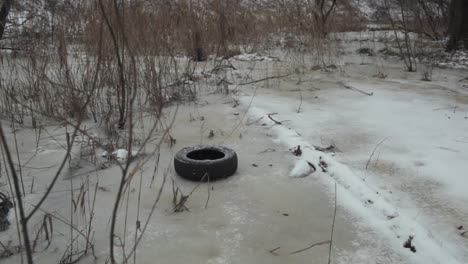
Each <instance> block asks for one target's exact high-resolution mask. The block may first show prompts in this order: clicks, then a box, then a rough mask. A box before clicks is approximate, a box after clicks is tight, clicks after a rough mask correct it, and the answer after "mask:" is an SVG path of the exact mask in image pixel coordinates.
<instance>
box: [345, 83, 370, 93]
mask: <svg viewBox="0 0 468 264" xmlns="http://www.w3.org/2000/svg"><path fill="white" fill-rule="evenodd" d="M340 84H341V85H343V87H344V88H346V89H349V90H354V91H357V92H360V93H362V94H365V95H368V96H372V95H374V92H371V93H368V92H364V91H363V90H360V89H358V88H356V87H353V86H350V85H347V84H344V83H340Z"/></svg>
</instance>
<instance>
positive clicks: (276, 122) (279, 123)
mask: <svg viewBox="0 0 468 264" xmlns="http://www.w3.org/2000/svg"><path fill="white" fill-rule="evenodd" d="M272 115H276V113H274V114H268V118H270V120H271V121H273V122H275V124H277V125H282V124H283V123H281V122H279V121H276V120H275V119H273V117H271V116H272Z"/></svg>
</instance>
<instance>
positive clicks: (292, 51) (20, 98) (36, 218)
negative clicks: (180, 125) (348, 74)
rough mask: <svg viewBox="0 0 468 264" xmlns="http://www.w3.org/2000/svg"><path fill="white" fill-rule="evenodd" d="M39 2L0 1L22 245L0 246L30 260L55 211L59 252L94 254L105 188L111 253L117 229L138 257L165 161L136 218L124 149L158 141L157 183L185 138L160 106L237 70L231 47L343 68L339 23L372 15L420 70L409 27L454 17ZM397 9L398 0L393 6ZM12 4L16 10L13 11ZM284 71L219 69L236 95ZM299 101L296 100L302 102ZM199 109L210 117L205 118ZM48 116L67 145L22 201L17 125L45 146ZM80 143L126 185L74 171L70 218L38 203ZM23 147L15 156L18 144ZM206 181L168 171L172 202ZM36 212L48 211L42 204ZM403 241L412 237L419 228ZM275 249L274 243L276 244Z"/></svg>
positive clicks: (425, 8) (104, 0)
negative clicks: (164, 150) (239, 74)
mask: <svg viewBox="0 0 468 264" xmlns="http://www.w3.org/2000/svg"><path fill="white" fill-rule="evenodd" d="M33 2H34V1H32V2H31V1H13V2H12V1H4V2H2V4H3V3H7V4H8V5H7V6H5V5H2V11H0V25H1V27H0V32H1V34H0V38H2V39H1V43H0V44H1V45H0V49H2V50H8V51H11V53H8V54H3V55H2V57H1V65H0V67H1V69H2V71H1V73H0V78H1V82H0V117H1V119H2V122H1V125H3V124H5V127H6V125H7V124H8V125H10V127H11V128H12V130H13V131H14V133H13V134H14V137H15V142H14V143H15V148H14V149H12V148H11V147H10V145H9V143H8V140H7V139H6V138H5V133H4V130H3V129H2V127H1V125H0V129H1V130H0V131H1V135H2V138H1V146H2V148H1V152H2V163H1V167H0V173H2V174H1V175H0V178H2V177H4V178H7V179H8V187H9V188H10V190H9V194H10V196H11V197H12V198H11V199H12V200H14V202H13V203H14V204H15V207H14V208H13V209H14V213H15V218H16V229H17V231H18V238H17V239H18V240H17V242H18V245H15V246H12V245H9V244H8V245H4V244H1V246H2V248H3V252H2V254H1V256H0V258H3V257H9V256H10V254H17V253H19V252H20V253H24V254H25V256H26V261H27V263H33V254H34V253H35V251H37V249H38V248H39V247H40V246H42V249H43V250H47V249H48V248H49V247H50V245H51V243H53V235H54V230H55V231H56V228H54V223H56V222H60V223H62V224H64V225H66V226H67V227H68V229H69V233H68V234H67V235H66V236H67V240H68V244H67V245H66V247H65V248H62V249H61V250H63V252H61V253H62V254H63V256H62V258H61V260H60V263H76V262H78V261H79V260H80V259H82V258H83V257H84V256H86V255H87V254H89V252H92V254H93V255H94V241H93V237H94V232H99V231H102V230H95V228H94V225H93V224H94V222H95V218H94V215H95V207H94V206H95V200H96V193H97V191H98V190H100V191H102V192H103V193H107V194H112V195H115V197H114V200H113V201H114V205H113V208H112V216H111V221H110V226H111V227H110V230H106V231H105V232H108V233H109V252H110V253H109V259H110V262H111V263H116V259H115V255H116V252H115V250H116V247H115V245H116V244H118V243H117V242H116V240H117V239H119V240H120V241H119V243H120V247H117V249H119V250H121V251H122V253H123V255H124V263H127V262H128V261H129V259H130V258H132V257H133V258H134V262H135V263H136V262H137V261H136V248H137V246H138V244H139V243H140V241H141V239H142V237H143V235H144V232H145V230H146V227H147V225H148V222H149V219H150V218H151V216H152V214H153V212H154V210H155V206H156V204H157V203H158V202H159V199H160V197H161V193H162V189H163V187H164V184H165V181H166V177H167V174H168V171H165V172H163V174H164V176H163V181H162V183H161V186H160V187H159V189H158V193H157V196H156V198H154V201H153V204H152V207H151V209H149V210H148V216H147V218H145V219H143V218H141V217H140V209H141V210H143V209H142V208H141V204H140V195H141V189H142V185H141V177H142V170H143V168H144V165H145V164H146V163H147V162H148V160H149V158H148V157H145V156H142V157H140V158H137V159H130V157H131V156H130V155H131V151H132V149H133V150H135V149H137V150H138V151H143V150H144V149H145V148H146V147H147V146H148V145H150V144H149V142H151V147H152V148H154V149H155V150H151V151H149V150H148V152H150V154H149V155H148V156H149V157H151V155H156V154H155V153H158V154H157V161H156V165H155V168H154V173H153V178H152V180H151V185H150V186H151V188H152V187H153V183H154V181H155V178H156V175H158V170H159V171H161V169H158V168H159V148H160V146H161V144H162V143H163V142H167V144H168V145H169V146H170V147H173V146H175V145H177V144H178V143H177V140H176V139H175V138H174V137H173V136H172V135H171V133H170V130H171V127H172V122H173V121H174V119H172V120H171V119H170V118H168V119H166V120H164V121H163V117H166V116H165V113H164V109H165V107H168V106H171V105H175V104H178V103H180V102H188V101H194V100H196V99H197V95H198V90H199V89H200V86H201V85H204V83H203V82H201V81H203V80H204V79H206V78H207V76H209V75H211V74H213V75H222V74H223V72H224V73H225V72H226V71H229V70H231V71H234V70H237V69H236V67H235V66H234V65H233V64H232V63H231V61H230V60H229V58H231V57H233V56H235V55H239V54H241V53H254V52H259V53H261V52H266V51H271V50H274V49H275V48H280V49H282V50H284V51H286V54H287V56H289V57H290V58H291V60H293V61H294V63H297V65H299V66H297V72H299V73H300V72H304V71H305V70H310V69H317V70H323V71H333V70H338V68H339V66H337V64H336V63H335V59H336V58H337V57H338V56H339V55H340V52H341V48H340V46H339V45H338V42H337V41H336V39H335V36H333V34H331V33H334V32H344V31H350V30H362V29H363V28H365V22H375V23H378V24H380V25H383V24H391V26H390V29H392V30H393V33H394V35H395V38H394V41H395V44H396V45H397V47H398V49H397V50H396V51H395V50H390V49H386V50H380V51H379V52H378V53H384V52H385V53H386V54H387V55H398V56H400V57H402V58H403V61H404V63H405V66H406V67H407V69H408V71H413V70H416V69H417V61H416V60H415V58H416V57H417V55H418V54H420V53H422V51H423V43H422V41H420V38H414V34H419V35H418V36H420V35H424V36H426V37H428V38H430V39H433V40H440V39H442V38H443V32H444V31H443V28H444V27H445V26H446V24H447V23H448V22H447V9H448V6H447V1H396V0H388V1H384V2H383V4H384V5H382V6H380V7H378V8H377V9H378V14H377V15H376V18H374V19H375V21H368V20H370V19H368V18H364V17H362V16H361V15H360V11H359V9H358V7H356V6H353V5H352V4H351V2H349V1H336V0H315V1H289V0H273V1H230V0H201V1H165V0H157V1H143V0H134V1H121V0H97V1H85V0H79V1H45V2H44V1H36V2H37V3H36V2H34V3H33ZM43 2H44V3H43ZM429 3H432V4H434V5H435V8H434V9H431V8H429ZM391 10H398V12H399V14H396V13H395V12H391ZM5 12H6V13H5ZM8 12H10V13H11V14H15V16H11V15H10V17H8ZM83 14H85V15H83ZM377 18H379V19H378V20H377ZM375 50H377V49H375ZM375 50H374V49H372V48H361V49H360V50H358V53H360V54H364V55H367V56H374V55H375V56H378V55H377V53H376V52H375ZM297 54H299V55H297ZM304 54H306V55H307V56H305V55H304ZM207 61H208V62H207ZM208 63H213V64H214V66H213V65H210V66H213V68H212V70H208V71H205V70H206V69H207V64H208ZM295 66H296V64H295ZM208 69H211V67H210V68H208ZM379 73H380V74H379V75H378V76H379V77H380V78H385V77H386V74H385V73H384V72H379ZM290 75H291V74H290V73H287V74H279V75H271V76H269V75H267V77H265V78H260V79H257V80H252V78H250V79H249V78H245V79H244V80H243V81H242V82H239V83H238V84H235V83H234V82H230V80H229V79H227V78H225V76H222V78H221V79H220V80H218V82H217V83H216V87H217V88H220V90H222V92H223V93H225V94H228V93H230V92H231V91H230V90H229V89H228V88H229V87H228V86H229V85H236V89H237V86H244V85H252V84H257V83H260V82H268V81H269V80H272V79H281V78H286V77H288V76H290ZM248 77H249V76H248ZM422 78H423V80H426V81H430V80H431V79H432V64H431V68H428V69H427V71H424V72H423V76H422ZM343 87H344V88H346V89H350V90H354V91H357V92H359V93H362V94H364V95H367V96H372V95H373V92H367V91H362V90H359V89H357V88H355V87H352V86H349V85H346V84H343ZM232 102H233V103H234V106H233V107H237V106H238V105H239V102H238V101H237V100H234V101H232ZM301 104H302V92H301ZM300 110H301V105H299V107H298V110H297V112H298V113H299V112H300ZM144 115H149V116H151V118H152V121H153V123H154V126H153V127H151V128H146V133H144V134H143V135H137V134H136V132H137V128H136V125H137V124H140V123H142V120H143V119H144V117H143V116H144ZM273 116H274V114H268V118H269V119H270V120H271V121H272V122H274V123H275V124H276V125H282V124H283V123H284V122H285V121H278V120H276V119H275V118H274V117H273ZM262 118H263V117H262ZM190 120H191V121H194V120H195V118H193V117H192V116H191V117H190ZM200 120H201V121H203V117H200ZM260 120H261V118H260V119H258V120H254V121H252V122H250V123H248V124H247V125H251V124H254V123H256V122H259V121H260ZM90 122H91V123H93V124H95V125H96V126H97V127H99V128H102V129H103V130H104V132H105V136H104V137H98V136H96V135H93V134H91V133H90V132H89V130H88V129H87V128H86V127H85V123H90ZM50 124H60V125H62V126H63V127H64V130H65V132H64V133H63V135H64V136H65V137H66V140H65V144H64V146H63V148H64V150H65V151H66V154H65V155H64V157H63V159H61V160H59V161H58V162H57V169H56V170H55V171H54V172H53V173H52V174H53V177H52V178H51V181H50V183H49V184H47V188H46V190H45V192H44V193H43V194H42V195H41V196H40V198H39V200H38V201H37V203H35V204H34V205H33V206H32V207H27V208H26V202H25V201H24V198H28V197H27V196H28V195H30V194H32V193H33V192H34V190H35V186H34V179H33V181H32V182H31V184H30V185H29V187H28V186H25V183H24V179H23V177H24V176H23V175H22V168H24V167H25V166H26V164H25V163H27V162H25V161H22V160H20V157H19V155H18V153H19V151H18V148H19V147H18V144H17V139H16V131H17V129H19V128H26V129H34V131H35V135H36V149H38V148H39V145H40V144H41V140H43V139H44V133H45V132H46V131H47V129H46V127H47V126H48V125H50ZM156 131H157V132H159V134H158V137H156V136H155V132H156ZM231 134H232V133H231ZM240 135H241V134H240ZM215 136H216V134H215V133H214V131H213V130H210V133H209V134H208V137H209V138H212V139H213V140H214V139H215ZM240 137H241V136H240ZM80 138H81V140H79V139H80ZM56 141H57V143H60V142H61V141H60V140H56ZM78 141H79V142H78ZM77 142H78V143H79V144H80V159H83V160H88V161H90V162H91V163H93V164H95V165H99V166H100V168H101V169H105V168H109V167H111V165H112V166H116V167H119V169H120V171H119V178H118V183H119V184H118V186H117V188H116V190H111V188H109V187H105V186H101V185H99V181H98V180H95V179H90V178H89V177H88V178H85V180H83V181H82V182H80V184H79V187H78V189H77V192H74V190H75V188H77V186H76V182H75V183H74V182H73V180H72V179H71V178H70V179H69V181H70V193H69V195H70V208H71V212H70V215H68V216H66V217H64V216H59V215H57V214H56V213H55V212H44V210H45V209H44V208H43V207H44V202H45V201H46V200H47V199H48V197H49V195H50V194H51V193H52V192H53V189H54V187H55V185H56V182H57V180H58V179H59V177H60V175H61V174H62V172H63V171H64V170H66V169H67V164H68V166H69V167H71V165H70V164H71V152H72V149H73V148H74V146H75V144H76V143H77ZM62 143H63V142H62ZM381 143H382V142H381ZM381 143H379V145H380V144H381ZM379 145H377V146H376V149H377V148H378V147H379ZM120 148H122V149H126V150H128V153H129V156H128V158H127V159H126V160H125V161H124V162H118V161H115V160H109V162H108V163H107V162H106V163H102V164H99V160H98V156H97V155H96V153H97V152H98V151H100V150H106V151H111V150H115V149H120ZM315 149H316V150H318V151H321V152H334V151H335V150H336V149H335V147H334V146H333V145H331V146H329V147H315ZM376 149H374V151H373V153H372V154H371V157H370V158H369V161H368V164H366V169H367V167H368V166H369V163H370V162H371V159H372V157H373V155H374V152H375V151H376ZM15 151H16V153H17V156H16V157H14V156H13V153H14V152H15ZM290 151H291V152H292V153H293V154H294V155H295V156H301V155H302V151H303V150H302V149H301V146H297V147H294V148H292V149H291V150H290ZM15 159H16V161H15ZM111 161H112V162H111ZM132 161H133V163H132ZM308 164H309V165H310V166H311V167H312V168H313V169H314V171H315V170H316V169H317V168H316V166H315V165H313V164H312V163H309V162H308ZM318 166H319V167H320V168H321V170H322V171H323V172H327V171H328V164H327V163H326V162H325V161H324V160H323V159H320V161H319V164H318ZM134 186H136V187H134ZM198 186H199V185H197V186H196V187H195V188H194V189H193V190H192V191H191V192H190V194H188V195H184V194H183V193H182V192H181V190H180V188H179V187H177V186H174V182H173V211H174V212H182V211H188V207H187V201H188V199H189V198H190V195H191V194H192V193H193V192H194V191H195V190H196V189H197V188H198ZM208 186H209V185H208ZM0 188H3V186H2V187H0ZM134 188H136V190H138V205H137V211H138V212H137V215H138V216H137V221H136V222H135V226H133V225H131V224H128V226H127V220H128V214H129V211H128V204H129V200H130V198H129V197H130V192H131V190H133V189H134ZM36 189H37V187H36ZM27 190H29V193H27ZM209 190H210V188H209V187H208V198H207V201H206V204H205V208H206V207H207V205H208V201H209V199H210V192H209ZM0 198H2V199H3V200H2V203H1V204H0V227H3V226H2V225H3V224H2V221H3V223H5V217H3V216H4V215H5V210H6V209H7V208H8V209H9V208H11V205H10V204H6V202H5V199H4V198H3V197H0ZM335 203H336V201H335ZM335 207H336V204H335ZM124 208H125V211H124ZM39 211H41V212H42V213H44V214H43V215H42V214H39ZM122 211H124V212H125V213H124V216H123V217H122V216H121V214H120V212H122ZM2 214H3V215H2ZM335 214H336V211H335ZM78 219H79V220H78ZM83 219H85V220H83ZM81 220H83V221H81ZM121 226H123V227H122V228H121ZM0 229H1V228H0ZM130 229H135V230H136V231H135V239H134V240H133V241H128V240H125V236H124V239H121V238H120V236H118V235H117V233H124V234H125V233H126V232H127V230H130ZM120 231H121V232H120ZM55 234H56V232H55ZM464 234H465V233H462V235H464ZM31 238H33V239H31ZM410 238H411V237H410ZM332 240H333V232H332V238H331V240H329V241H325V242H320V243H316V244H313V245H312V246H310V247H307V248H304V249H301V250H298V251H295V252H292V253H291V254H296V253H299V252H302V251H304V250H307V249H309V248H311V247H314V246H317V245H322V244H326V243H330V254H331V246H332ZM408 241H409V247H410V248H411V247H412V245H411V241H412V238H411V239H409V240H408ZM43 242H45V245H44V244H43ZM405 245H406V244H405ZM278 249H279V248H277V249H274V250H271V251H270V253H272V254H276V253H275V252H276V251H277V250H278ZM411 250H412V248H411Z"/></svg>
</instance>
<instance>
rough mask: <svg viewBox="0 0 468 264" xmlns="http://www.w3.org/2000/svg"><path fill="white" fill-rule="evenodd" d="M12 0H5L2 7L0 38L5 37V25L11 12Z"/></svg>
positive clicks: (0, 10)
mask: <svg viewBox="0 0 468 264" xmlns="http://www.w3.org/2000/svg"><path fill="white" fill-rule="evenodd" d="M10 7H11V0H4V1H3V3H2V6H1V8H0V39H2V37H3V32H4V31H5V25H6V22H7V18H8V13H9V12H10Z"/></svg>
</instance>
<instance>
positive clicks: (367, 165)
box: [366, 138, 387, 170]
mask: <svg viewBox="0 0 468 264" xmlns="http://www.w3.org/2000/svg"><path fill="white" fill-rule="evenodd" d="M385 140H387V138H384V139H382V141H380V142H379V144H377V145H376V146H375V148H374V150H373V151H372V153H371V155H370V157H369V159H368V160H367V163H366V170H367V168H368V167H369V164H370V162H371V160H372V157H373V156H374V154H375V151H376V150H377V148H378V147H379V146H380V145H382V143H384V141H385Z"/></svg>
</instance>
